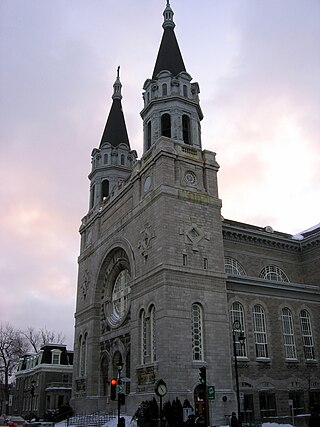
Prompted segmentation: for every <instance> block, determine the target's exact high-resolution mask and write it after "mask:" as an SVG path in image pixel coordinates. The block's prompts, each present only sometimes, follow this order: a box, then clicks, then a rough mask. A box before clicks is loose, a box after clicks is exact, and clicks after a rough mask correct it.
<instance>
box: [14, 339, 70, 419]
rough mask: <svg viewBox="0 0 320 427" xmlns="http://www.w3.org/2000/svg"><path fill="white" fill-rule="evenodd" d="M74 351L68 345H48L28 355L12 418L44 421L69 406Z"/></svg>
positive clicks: (20, 374)
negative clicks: (19, 417) (37, 418)
mask: <svg viewBox="0 0 320 427" xmlns="http://www.w3.org/2000/svg"><path fill="white" fill-rule="evenodd" d="M72 369H73V351H69V350H67V349H66V346H65V345H60V344H47V345H44V346H43V347H41V349H40V351H39V352H38V353H33V354H26V355H25V356H23V357H22V358H21V360H20V364H19V368H18V371H17V373H16V387H15V393H14V398H13V407H12V414H18V415H22V416H23V417H29V416H30V415H31V414H32V415H33V416H35V417H43V416H44V415H45V414H48V413H50V412H51V413H55V412H58V411H59V410H60V408H61V407H63V406H66V405H68V404H69V401H70V398H71V383H72Z"/></svg>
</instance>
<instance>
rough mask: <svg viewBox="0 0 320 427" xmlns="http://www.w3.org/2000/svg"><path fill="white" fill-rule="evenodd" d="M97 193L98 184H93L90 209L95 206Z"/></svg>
mask: <svg viewBox="0 0 320 427" xmlns="http://www.w3.org/2000/svg"><path fill="white" fill-rule="evenodd" d="M95 193H96V186H95V185H93V186H92V187H91V193H90V209H92V208H93V206H94V198H95Z"/></svg>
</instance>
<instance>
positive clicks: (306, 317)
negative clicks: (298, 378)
mask: <svg viewBox="0 0 320 427" xmlns="http://www.w3.org/2000/svg"><path fill="white" fill-rule="evenodd" d="M300 324H301V333H302V340H303V351H304V357H305V358H306V359H307V360H313V359H314V345H313V336H312V328H311V319H310V314H309V312H308V311H307V310H301V311H300Z"/></svg>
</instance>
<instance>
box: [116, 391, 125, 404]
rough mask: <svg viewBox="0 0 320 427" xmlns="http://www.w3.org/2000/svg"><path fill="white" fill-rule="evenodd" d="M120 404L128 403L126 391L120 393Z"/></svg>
mask: <svg viewBox="0 0 320 427" xmlns="http://www.w3.org/2000/svg"><path fill="white" fill-rule="evenodd" d="M118 400H119V405H124V404H125V403H126V395H125V394H124V393H119V394H118Z"/></svg>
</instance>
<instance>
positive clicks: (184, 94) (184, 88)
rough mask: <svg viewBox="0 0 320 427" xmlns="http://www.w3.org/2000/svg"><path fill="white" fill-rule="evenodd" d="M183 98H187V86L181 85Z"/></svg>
mask: <svg viewBox="0 0 320 427" xmlns="http://www.w3.org/2000/svg"><path fill="white" fill-rule="evenodd" d="M183 96H185V97H186V98H187V97H188V86H187V85H183Z"/></svg>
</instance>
